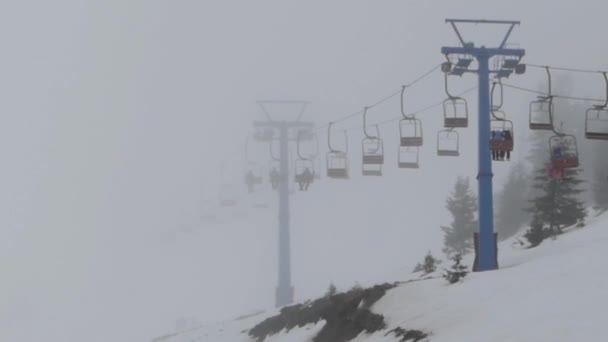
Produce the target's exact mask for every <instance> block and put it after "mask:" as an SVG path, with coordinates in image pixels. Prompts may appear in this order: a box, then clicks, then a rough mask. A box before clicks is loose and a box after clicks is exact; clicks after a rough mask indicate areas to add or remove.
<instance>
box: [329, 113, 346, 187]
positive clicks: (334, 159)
mask: <svg viewBox="0 0 608 342" xmlns="http://www.w3.org/2000/svg"><path fill="white" fill-rule="evenodd" d="M332 124H333V123H332V122H330V123H329V125H328V128H327V145H328V147H329V152H327V154H326V155H325V166H326V170H327V177H328V178H332V179H348V178H349V174H348V136H347V135H346V131H344V139H345V150H344V151H340V150H336V149H334V148H333V147H332V145H331V126H332Z"/></svg>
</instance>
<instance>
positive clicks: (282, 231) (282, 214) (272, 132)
mask: <svg viewBox="0 0 608 342" xmlns="http://www.w3.org/2000/svg"><path fill="white" fill-rule="evenodd" d="M258 105H259V106H260V107H261V108H262V111H263V112H264V113H265V114H266V118H267V120H266V121H255V122H254V123H253V126H254V128H256V129H258V130H261V131H263V132H264V133H262V134H256V140H258V141H262V142H269V143H270V144H272V143H273V141H275V140H278V142H279V146H280V147H279V148H280V154H279V160H280V170H279V174H280V182H279V189H278V192H279V239H278V242H279V253H278V256H279V260H278V261H279V262H278V267H279V268H278V285H277V288H276V292H275V305H276V306H277V307H281V306H285V305H288V304H291V303H293V297H294V288H293V286H292V284H291V247H290V234H289V183H288V182H289V160H290V159H289V142H290V141H297V140H298V139H299V138H301V139H302V140H310V139H312V129H313V127H314V125H313V123H312V122H303V121H300V118H301V117H302V114H304V111H305V110H306V107H307V106H308V102H304V101H258ZM272 105H276V106H279V107H283V106H300V107H301V109H300V111H299V114H298V116H297V118H296V119H295V120H291V121H285V120H273V119H272V117H271V115H270V114H269V113H268V107H269V106H272ZM302 132H305V134H301V133H302ZM277 133H278V134H277ZM306 133H309V134H306ZM277 135H278V137H277Z"/></svg>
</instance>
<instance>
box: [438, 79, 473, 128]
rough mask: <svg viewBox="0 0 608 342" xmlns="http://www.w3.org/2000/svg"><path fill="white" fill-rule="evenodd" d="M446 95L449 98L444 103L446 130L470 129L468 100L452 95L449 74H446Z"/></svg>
mask: <svg viewBox="0 0 608 342" xmlns="http://www.w3.org/2000/svg"><path fill="white" fill-rule="evenodd" d="M456 69H457V68H456ZM456 69H455V70H456ZM452 72H453V71H452ZM445 93H446V94H447V96H448V98H447V99H445V100H444V101H443V126H444V127H445V128H465V127H468V126H469V108H468V105H467V100H465V99H464V98H462V97H460V96H453V95H452V94H450V91H449V89H448V73H445Z"/></svg>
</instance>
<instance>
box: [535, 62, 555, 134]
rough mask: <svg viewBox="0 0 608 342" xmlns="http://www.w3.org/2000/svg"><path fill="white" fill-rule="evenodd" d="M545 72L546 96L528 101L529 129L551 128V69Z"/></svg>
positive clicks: (547, 68) (546, 68)
mask: <svg viewBox="0 0 608 342" xmlns="http://www.w3.org/2000/svg"><path fill="white" fill-rule="evenodd" d="M545 70H546V72H547V84H548V86H547V96H539V97H538V100H536V101H532V102H531V103H530V118H529V121H530V129H532V130H553V95H551V71H550V70H549V67H545Z"/></svg>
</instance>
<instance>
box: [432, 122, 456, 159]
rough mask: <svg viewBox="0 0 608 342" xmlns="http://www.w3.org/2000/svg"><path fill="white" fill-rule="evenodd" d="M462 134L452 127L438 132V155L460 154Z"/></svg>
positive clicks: (454, 155)
mask: <svg viewBox="0 0 608 342" xmlns="http://www.w3.org/2000/svg"><path fill="white" fill-rule="evenodd" d="M459 145H460V136H459V135H458V132H456V131H454V130H452V129H446V130H442V131H439V132H438V133H437V155H438V156H440V157H458V156H460V150H459V148H460V146H459Z"/></svg>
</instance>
